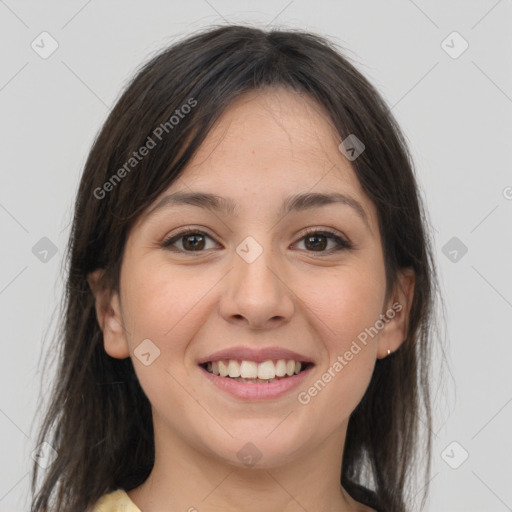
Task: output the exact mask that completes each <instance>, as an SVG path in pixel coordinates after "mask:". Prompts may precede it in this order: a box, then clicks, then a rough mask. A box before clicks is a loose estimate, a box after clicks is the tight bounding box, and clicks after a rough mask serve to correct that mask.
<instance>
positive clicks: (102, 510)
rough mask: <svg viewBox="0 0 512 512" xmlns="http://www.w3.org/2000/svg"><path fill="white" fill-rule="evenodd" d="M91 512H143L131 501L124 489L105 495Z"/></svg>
mask: <svg viewBox="0 0 512 512" xmlns="http://www.w3.org/2000/svg"><path fill="white" fill-rule="evenodd" d="M91 512H141V510H140V509H139V508H138V507H137V506H136V505H135V503H133V501H132V500H130V498H129V496H128V494H126V492H125V491H124V489H116V490H115V491H112V492H109V493H107V494H104V495H103V496H102V497H101V498H100V499H99V500H98V501H97V502H96V503H95V504H94V506H93V508H92V509H91Z"/></svg>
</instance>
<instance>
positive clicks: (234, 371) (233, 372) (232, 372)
mask: <svg viewBox="0 0 512 512" xmlns="http://www.w3.org/2000/svg"><path fill="white" fill-rule="evenodd" d="M228 375H229V376H230V377H240V365H239V364H238V361H234V360H233V359H230V360H229V364H228Z"/></svg>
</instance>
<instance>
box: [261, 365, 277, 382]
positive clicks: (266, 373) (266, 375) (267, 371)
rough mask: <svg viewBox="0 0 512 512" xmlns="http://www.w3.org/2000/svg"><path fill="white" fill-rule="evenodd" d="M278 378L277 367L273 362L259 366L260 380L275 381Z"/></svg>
mask: <svg viewBox="0 0 512 512" xmlns="http://www.w3.org/2000/svg"><path fill="white" fill-rule="evenodd" d="M275 376H276V367H275V366H274V362H273V361H264V362H263V363H260V364H259V365H258V379H265V380H268V379H273V378H274V377H275Z"/></svg>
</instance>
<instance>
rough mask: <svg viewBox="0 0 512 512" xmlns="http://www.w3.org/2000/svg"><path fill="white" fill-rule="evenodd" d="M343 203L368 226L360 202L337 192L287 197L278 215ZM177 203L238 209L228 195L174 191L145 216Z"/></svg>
mask: <svg viewBox="0 0 512 512" xmlns="http://www.w3.org/2000/svg"><path fill="white" fill-rule="evenodd" d="M336 203H339V204H345V205H347V206H350V207H351V208H352V209H354V210H355V212H356V213H357V215H358V216H359V217H361V219H362V220H363V221H364V222H365V224H366V225H367V226H368V227H370V225H369V222H368V216H367V214H366V211H365V210H364V208H363V206H362V205H361V203H359V202H358V201H357V200H356V199H354V198H353V197H350V196H348V195H346V194H341V193H339V192H332V193H328V194H323V193H317V192H309V193H305V194H296V195H293V196H289V197H287V198H286V199H285V200H284V202H283V205H282V206H281V210H280V211H279V213H278V216H280V217H281V216H283V217H284V216H285V215H287V214H288V213H290V212H301V211H306V210H311V209H313V208H319V207H322V206H325V205H329V204H336ZM179 205H192V206H197V207H199V208H204V209H206V210H210V211H213V212H219V213H223V214H225V215H233V214H236V213H237V211H238V207H237V204H236V203H235V202H234V201H233V200H232V199H230V198H228V197H222V196H219V195H217V194H211V193H207V192H174V193H172V194H169V195H166V196H165V197H163V198H162V199H161V200H160V201H159V202H158V203H157V204H156V205H155V206H154V207H153V208H152V209H151V210H150V211H149V212H148V213H147V217H149V216H151V215H153V214H154V213H155V212H156V211H158V210H161V209H162V208H170V207H173V206H179Z"/></svg>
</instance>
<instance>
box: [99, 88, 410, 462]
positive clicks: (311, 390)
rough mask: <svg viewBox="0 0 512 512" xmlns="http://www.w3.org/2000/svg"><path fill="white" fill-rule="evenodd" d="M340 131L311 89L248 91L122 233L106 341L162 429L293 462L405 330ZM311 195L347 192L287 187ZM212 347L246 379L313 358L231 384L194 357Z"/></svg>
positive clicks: (354, 399)
mask: <svg viewBox="0 0 512 512" xmlns="http://www.w3.org/2000/svg"><path fill="white" fill-rule="evenodd" d="M198 108H200V105H198ZM356 135H357V134H356ZM340 142H341V140H340V139H339V137H338V136H337V134H336V132H335V131H334V129H333V128H332V126H331V125H330V124H329V122H328V120H327V116H326V114H325V113H323V112H322V111H321V110H320V108H319V107H318V106H317V105H316V103H314V102H313V101H312V100H311V99H309V98H307V97H304V96H299V95H297V94H295V93H292V92H287V91H284V90H272V91H265V92H253V93H250V94H246V95H245V96H243V97H241V98H240V99H238V100H237V101H236V102H235V103H234V104H233V105H232V106H231V107H230V108H229V109H228V110H227V111H226V112H225V113H224V115H223V116H222V118H221V119H220V121H219V122H218V123H217V125H216V126H215V128H214V129H213V130H212V131H211V132H210V134H209V135H208V138H207V140H206V141H205V142H204V144H203V145H202V146H201V148H200V150H199V152H198V153H197V154H196V155H195V157H194V159H193V160H192V161H191V163H190V165H188V166H187V168H186V170H185V171H184V172H183V174H182V175H181V176H180V177H179V179H178V180H176V181H175V182H174V183H173V184H172V186H171V187H169V189H168V190H166V191H165V193H163V194H162V195H161V197H160V198H158V199H157V200H156V201H155V202H154V203H153V205H152V206H151V207H150V208H149V209H148V210H147V211H146V212H145V214H144V215H143V216H142V217H141V218H140V219H139V221H138V222H137V224H136V225H135V226H134V228H133V229H132V231H131V232H130V236H129V238H128V240H127V243H126V248H125V253H124V259H123V264H122V268H121V276H120V301H118V298H117V296H114V297H113V299H112V303H111V305H112V309H111V313H109V315H111V316H109V317H107V318H106V324H105V326H104V340H105V349H106V351H107V352H108V353H109V354H110V355H112V356H113V357H119V358H123V357H128V356H130V357H131V358H132V361H133V365H134V367H135V370H136V373H137V376H138V379H139V380H140V384H141V386H142V388H143V390H144V392H145V394H146V395H147V397H148V399H149V400H150V402H151V404H152V408H153V418H154V428H155V436H156V439H159V440H160V441H159V442H163V441H161V440H162V439H172V441H171V443H173V444H174V445H175V444H176V443H181V445H182V446H187V447H189V448H192V449H193V450H194V451H195V452H196V453H197V452H200V453H202V454H203V455H206V456H208V457H211V456H214V457H216V458H220V459H222V460H224V461H228V462H229V463H232V464H236V465H240V466H241V465H243V464H246V465H248V464H252V463H254V462H256V463H257V464H258V465H263V466H265V465H267V466H271V465H276V464H281V463H283V462H284V461H286V462H289V461H292V460H294V459H296V458H297V457H299V456H300V455H301V454H304V453H306V452H314V451H318V449H319V447H320V446H321V445H324V442H325V441H326V440H327V439H328V438H330V436H331V434H334V436H333V437H332V438H336V439H337V440H338V441H337V443H338V444H339V443H340V439H341V440H343V439H344V435H345V430H346V425H347V421H348V418H349V416H350V414H351V413H352V411H353V410H354V408H355V407H356V405H357V404H358V402H359V401H360V400H361V398H362V396H363V394H364V392H365V390H366V388H367V386H368V384H369V381H370V378H371V375H372V371H373V368H374V365H375V362H376V359H377V358H379V357H384V356H385V355H386V354H387V351H388V349H390V350H391V351H393V350H396V348H398V346H399V344H400V342H401V341H402V340H403V339H404V338H405V328H404V322H403V319H404V311H405V310H402V312H399V309H400V308H401V307H402V306H405V304H403V302H404V301H402V300H400V299H399V300H398V302H400V305H399V306H398V307H396V305H397V296H396V295H394V296H392V297H391V298H390V299H389V301H385V291H386V281H385V272H384V260H383V253H382V248H381V239H380V234H379V227H378V218H377V212H376V209H375V206H374V204H373V203H372V201H371V200H370V199H369V198H368V196H367V195H366V194H365V193H364V192H363V190H362V188H361V186H360V184H359V182H358V180H357V178H356V175H355V173H354V171H353V169H352V167H351V164H350V162H349V160H347V158H346V157H345V156H344V155H343V154H342V153H341V152H340V151H339V149H338V146H339V144H340ZM363 142H364V143H366V142H367V141H363ZM120 186H122V184H121V185H120ZM176 193H180V194H192V193H194V194H209V195H210V194H211V195H214V196H216V197H217V199H218V202H219V204H220V205H223V204H225V203H227V202H228V201H229V203H230V204H232V210H231V211H229V210H226V211H225V210H223V209H221V208H219V209H216V208H213V205H214V202H213V200H211V199H209V200H202V201H199V200H195V201H194V200H191V201H190V202H189V204H185V203H181V202H178V201H173V200H171V199H170V196H171V195H172V194H176ZM309 194H328V195H332V194H338V195H339V196H338V197H339V198H341V200H340V201H335V202H334V201H333V202H331V201H327V200H325V199H323V200H319V199H318V198H319V196H311V198H305V199H303V200H299V201H295V200H294V199H295V198H296V197H297V196H302V195H309ZM315 198H316V199H315ZM290 205H292V206H294V207H293V208H289V207H290ZM184 229H190V231H191V233H192V234H189V235H181V237H180V236H179V235H180V233H181V232H182V231H184ZM309 232H310V233H309ZM308 233H309V234H308ZM330 233H332V236H331V235H330ZM393 303H394V304H395V308H392V304H393ZM384 315H386V316H384ZM390 317H391V318H390ZM384 319H385V321H384ZM121 324H122V325H123V327H124V329H122V328H121V327H120V325H121ZM244 350H246V351H247V352H244ZM220 351H222V352H224V354H220V355H219V354H217V353H218V352H220ZM230 351H232V353H231V354H230ZM286 351H289V352H286ZM219 357H220V358H221V359H222V360H223V361H225V362H226V363H225V364H226V365H227V366H228V370H229V371H230V372H231V374H232V375H236V371H237V366H238V364H237V363H234V362H232V363H228V362H227V361H229V360H233V361H245V362H244V363H242V367H243V371H244V374H245V375H248V376H250V377H251V378H253V377H254V375H255V372H257V371H260V372H261V373H260V374H259V375H260V376H263V377H265V378H266V379H268V378H269V376H271V375H272V374H273V373H272V372H275V371H276V370H277V371H278V373H281V374H282V371H283V368H285V366H284V364H283V363H282V362H279V363H277V361H278V360H284V361H285V362H286V364H287V365H288V369H290V368H292V371H293V370H294V364H293V363H288V361H290V360H291V361H297V362H299V361H300V362H303V363H304V362H307V363H308V366H307V367H306V368H307V371H304V372H301V373H299V374H298V375H295V376H293V377H291V376H286V377H281V378H279V379H277V381H275V382H271V383H267V382H264V383H254V382H237V381H235V380H233V379H231V378H230V377H229V376H226V377H223V376H220V375H219V376H217V375H213V374H210V373H209V372H208V371H207V370H206V369H205V368H203V367H202V366H201V365H200V363H202V362H205V361H212V360H218V359H219ZM265 361H267V362H265ZM268 361H273V362H274V363H275V364H272V363H269V362H268ZM260 362H265V363H264V364H262V365H259V363H260ZM220 367H221V368H222V365H221V366H220ZM303 367H304V365H303ZM213 369H215V370H217V369H218V368H217V366H216V365H213ZM245 371H249V373H245ZM267 371H269V372H270V373H265V372H267ZM297 371H298V370H297ZM249 443H250V444H249ZM251 457H252V459H251ZM338 460H339V459H338Z"/></svg>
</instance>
